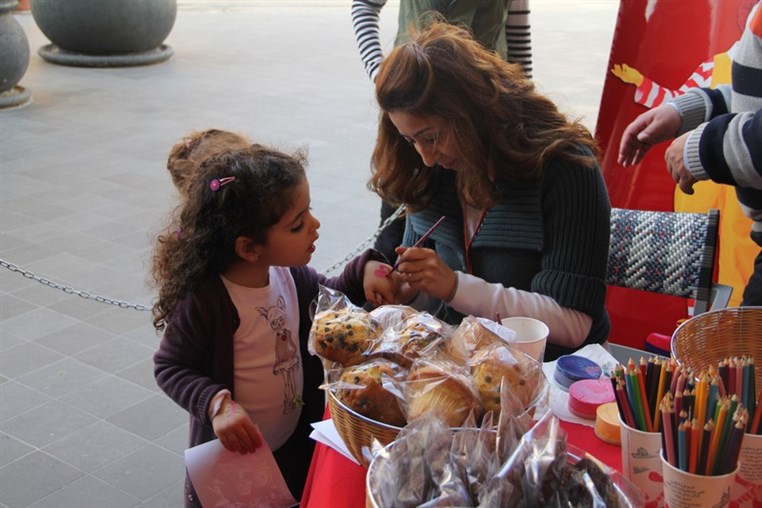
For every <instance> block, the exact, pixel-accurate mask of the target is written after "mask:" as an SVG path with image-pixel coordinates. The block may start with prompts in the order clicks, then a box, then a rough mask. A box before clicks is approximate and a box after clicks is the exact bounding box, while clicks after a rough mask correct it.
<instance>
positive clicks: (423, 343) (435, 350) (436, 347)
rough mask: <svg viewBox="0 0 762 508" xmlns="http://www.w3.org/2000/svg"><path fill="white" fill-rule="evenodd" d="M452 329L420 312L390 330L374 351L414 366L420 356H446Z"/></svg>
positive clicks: (431, 357)
mask: <svg viewBox="0 0 762 508" xmlns="http://www.w3.org/2000/svg"><path fill="white" fill-rule="evenodd" d="M451 332H452V327H451V326H450V325H448V324H447V323H445V322H444V321H440V320H439V319H437V318H435V317H434V316H432V315H431V314H429V313H428V312H419V313H416V314H414V315H412V316H410V317H408V318H407V319H405V320H404V321H402V322H401V323H400V324H399V325H397V326H394V327H392V328H389V329H387V330H386V331H385V332H384V334H383V336H382V337H381V340H380V341H379V343H378V344H377V346H375V347H374V348H373V352H374V353H380V354H383V355H384V356H386V357H388V358H390V359H392V360H393V361H395V362H398V363H400V364H402V365H405V366H407V367H410V366H411V365H412V363H413V362H414V361H415V360H416V359H418V358H429V359H435V358H438V357H443V356H444V354H443V344H444V341H445V340H446V338H447V337H449V335H450V334H451Z"/></svg>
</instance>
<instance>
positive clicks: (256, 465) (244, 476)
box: [185, 439, 298, 508]
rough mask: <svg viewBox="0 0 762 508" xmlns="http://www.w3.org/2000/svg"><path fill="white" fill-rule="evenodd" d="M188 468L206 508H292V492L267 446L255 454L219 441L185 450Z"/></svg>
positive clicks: (293, 504) (294, 503) (293, 501)
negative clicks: (232, 448)
mask: <svg viewBox="0 0 762 508" xmlns="http://www.w3.org/2000/svg"><path fill="white" fill-rule="evenodd" d="M185 466H186V467H187V469H188V475H189V476H190V479H191V482H193V487H194V488H195V489H196V494H198V498H199V501H201V504H202V505H203V506H204V508H222V507H235V508H248V507H252V508H253V507H257V508H288V507H291V506H296V505H297V504H298V503H297V501H296V499H294V496H293V495H291V492H289V490H288V486H287V485H286V481H285V480H284V479H283V475H282V474H281V472H280V469H279V468H278V464H277V462H275V457H273V454H272V452H271V451H270V448H269V447H268V446H267V443H264V444H263V446H261V447H259V448H257V450H256V451H255V452H254V453H247V454H241V453H237V452H230V451H228V450H226V449H225V447H224V446H222V444H221V443H220V440H219V439H215V440H214V441H209V442H207V443H203V444H200V445H198V446H194V447H193V448H188V449H187V450H185Z"/></svg>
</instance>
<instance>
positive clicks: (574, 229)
mask: <svg viewBox="0 0 762 508" xmlns="http://www.w3.org/2000/svg"><path fill="white" fill-rule="evenodd" d="M376 98H377V101H378V104H379V106H380V108H381V119H380V124H379V132H378V137H377V142H376V147H375V150H374V152H373V155H372V160H371V166H372V171H373V174H372V177H371V179H370V182H369V187H370V188H371V189H373V190H374V191H376V192H377V193H378V194H379V195H380V196H381V197H382V198H383V199H384V200H387V201H390V202H393V203H397V204H405V205H406V206H407V209H408V216H407V222H406V227H405V235H404V239H403V246H401V247H398V249H397V252H398V253H399V254H400V259H399V267H398V268H399V272H400V274H402V275H403V277H404V278H405V280H406V281H407V282H408V284H409V286H410V291H411V294H412V292H414V291H418V292H419V293H418V296H417V298H416V300H415V302H414V305H415V306H417V307H419V308H427V309H428V310H430V311H432V312H435V313H437V314H438V315H439V316H440V317H443V318H444V319H446V320H447V321H449V322H451V323H457V322H459V321H460V319H462V317H463V315H468V314H471V315H476V316H483V317H488V318H494V317H495V316H496V315H499V316H501V317H503V318H505V317H509V316H530V317H533V318H536V319H539V320H541V321H543V322H545V323H546V324H547V325H548V327H549V328H550V335H549V337H548V345H547V349H546V353H545V359H546V360H552V359H554V358H556V357H558V356H559V355H561V354H566V353H569V352H572V351H574V350H576V349H578V348H579V347H581V346H583V345H586V344H590V343H603V342H604V341H605V340H606V339H607V337H608V333H609V328H610V324H609V320H608V315H607V313H606V309H605V296H606V284H605V281H604V279H605V275H606V262H607V256H608V247H609V215H610V204H609V200H608V194H607V192H606V188H605V184H604V181H603V178H602V176H601V174H600V170H599V167H598V162H597V148H596V145H595V142H594V140H593V138H592V136H591V135H590V133H589V131H588V130H587V129H586V128H585V127H583V126H582V125H581V124H580V123H579V122H576V121H570V120H568V119H567V118H566V117H565V116H564V115H563V114H562V113H561V112H560V111H559V110H558V108H557V107H556V105H555V104H554V103H553V102H552V101H551V100H549V99H548V98H546V97H545V96H543V95H542V94H540V93H539V92H537V91H536V90H535V87H534V84H533V83H532V81H530V80H528V79H526V77H525V76H524V73H523V71H522V69H521V67H520V66H518V65H516V64H511V63H507V62H505V61H504V60H502V59H501V58H500V56H499V55H498V54H496V53H494V52H491V51H488V50H486V49H484V48H483V47H482V46H481V45H480V44H479V43H477V42H476V41H475V40H474V39H473V38H472V37H471V36H470V35H469V33H468V32H467V31H466V30H464V29H462V28H459V27H457V26H453V25H450V24H448V23H445V22H442V21H441V20H436V19H435V20H434V21H433V22H432V23H431V24H430V26H428V27H427V28H425V29H423V30H422V31H420V32H418V33H416V34H413V35H412V37H411V39H410V41H409V42H407V43H405V44H402V45H400V46H397V47H396V48H394V50H392V51H391V53H390V54H389V55H388V56H387V57H386V58H385V59H384V61H383V62H382V63H381V67H380V69H379V73H378V77H377V79H376ZM442 216H446V220H445V221H444V222H443V223H442V225H441V226H440V227H438V228H437V229H436V230H435V231H434V232H433V234H432V235H431V236H430V237H429V239H428V240H427V241H426V242H424V243H423V245H421V246H419V247H416V248H406V247H405V246H412V245H414V244H415V243H416V241H417V240H418V239H419V238H420V237H421V236H422V235H423V234H424V232H426V231H427V230H428V229H429V227H430V226H431V225H432V224H434V223H435V222H436V221H437V220H438V219H439V218H440V217H442Z"/></svg>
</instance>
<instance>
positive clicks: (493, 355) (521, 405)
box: [470, 344, 543, 415]
mask: <svg viewBox="0 0 762 508" xmlns="http://www.w3.org/2000/svg"><path fill="white" fill-rule="evenodd" d="M470 363H471V379H472V381H473V384H474V387H475V388H476V390H477V391H478V392H479V395H480V396H481V399H482V404H483V406H484V410H485V411H493V412H494V413H495V414H496V415H497V414H499V413H500V411H501V409H502V406H501V392H500V387H501V382H502V379H503V378H505V381H506V384H505V386H506V387H507V388H508V389H509V390H510V393H511V394H512V395H510V396H507V398H506V400H510V401H515V405H516V407H513V408H511V410H512V412H514V413H516V414H518V413H519V412H521V411H523V410H524V409H525V408H526V407H528V406H529V404H530V403H531V402H532V401H533V400H534V398H535V396H536V395H537V394H538V393H539V390H540V388H541V386H542V376H543V373H542V366H541V364H540V363H539V362H537V361H536V360H534V359H533V358H532V357H530V356H528V355H526V354H524V353H523V352H521V351H519V350H518V349H513V348H511V347H509V346H503V345H497V344H493V345H490V346H487V347H485V348H482V349H481V350H479V351H478V352H477V353H476V354H475V355H474V356H473V358H472V359H471V362H470Z"/></svg>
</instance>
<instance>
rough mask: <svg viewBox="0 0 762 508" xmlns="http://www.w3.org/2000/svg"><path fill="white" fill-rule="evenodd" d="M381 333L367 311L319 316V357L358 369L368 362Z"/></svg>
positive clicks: (316, 332) (316, 328)
mask: <svg viewBox="0 0 762 508" xmlns="http://www.w3.org/2000/svg"><path fill="white" fill-rule="evenodd" d="M380 331H381V327H380V326H379V325H378V323H377V322H376V321H375V320H374V319H373V318H371V317H370V315H369V314H368V313H367V312H365V311H364V310H361V309H358V310H355V309H350V308H346V309H340V310H327V311H323V312H320V313H318V314H316V315H315V319H314V321H313V323H312V330H311V332H312V341H313V342H312V344H313V348H314V350H315V353H317V354H318V355H319V356H321V357H322V358H324V359H326V360H328V361H332V362H338V363H340V364H341V365H343V366H348V365H356V364H358V363H362V362H363V361H365V360H366V359H367V355H366V354H367V351H368V349H369V348H370V346H371V344H372V343H373V341H374V340H376V339H377V338H378V336H379V334H380Z"/></svg>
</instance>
